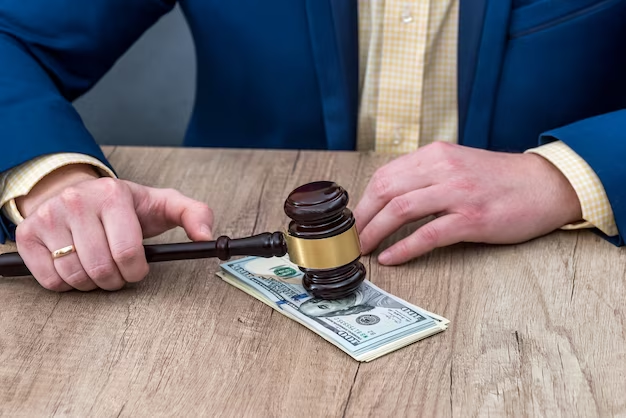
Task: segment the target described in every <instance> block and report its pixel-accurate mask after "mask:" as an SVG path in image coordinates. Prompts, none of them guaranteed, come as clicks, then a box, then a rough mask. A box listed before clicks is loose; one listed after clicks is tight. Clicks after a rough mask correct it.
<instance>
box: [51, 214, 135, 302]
mask: <svg viewBox="0 0 626 418" xmlns="http://www.w3.org/2000/svg"><path fill="white" fill-rule="evenodd" d="M133 214H134V211H133ZM123 219H124V218H120V220H121V221H122V222H123ZM71 231H72V236H73V239H74V246H75V247H76V253H77V256H78V259H79V261H80V263H81V265H82V267H83V269H84V271H85V272H86V274H87V276H88V277H89V278H90V279H91V280H92V281H93V282H94V283H95V285H96V286H97V287H99V288H101V289H104V290H111V291H113V290H119V289H121V288H122V287H124V285H125V284H126V283H125V281H124V279H123V278H122V274H121V272H120V271H119V269H118V267H117V265H116V263H115V261H114V260H113V256H112V255H111V250H110V249H109V242H108V240H107V235H106V234H105V230H104V227H103V225H102V222H101V220H100V218H98V217H97V216H96V214H95V213H90V214H85V215H84V216H79V217H77V218H76V219H74V221H73V222H72V224H71ZM59 262H61V260H60V259H59Z"/></svg>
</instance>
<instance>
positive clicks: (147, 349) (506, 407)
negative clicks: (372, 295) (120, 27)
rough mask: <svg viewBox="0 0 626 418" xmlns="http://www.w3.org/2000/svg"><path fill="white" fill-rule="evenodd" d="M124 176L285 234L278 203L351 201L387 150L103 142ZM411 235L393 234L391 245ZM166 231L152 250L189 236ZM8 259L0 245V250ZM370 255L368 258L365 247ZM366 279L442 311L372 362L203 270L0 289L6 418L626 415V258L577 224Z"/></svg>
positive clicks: (0, 392) (446, 253) (231, 222)
mask: <svg viewBox="0 0 626 418" xmlns="http://www.w3.org/2000/svg"><path fill="white" fill-rule="evenodd" d="M105 152H106V153H107V155H108V156H109V159H110V161H111V162H112V164H113V165H114V167H115V168H116V169H117V172H118V174H119V175H120V176H121V177H123V178H126V179H132V180H133V181H136V182H139V183H143V184H147V185H152V186H158V187H173V188H176V189H178V190H180V191H182V192H183V193H185V194H187V195H189V196H191V197H193V198H195V199H198V200H201V201H205V202H207V203H208V204H209V205H210V206H211V207H212V209H213V210H214V213H215V218H216V223H215V231H214V232H215V235H216V236H217V235H222V234H224V235H228V236H230V237H233V238H236V237H242V236H247V235H250V234H253V233H259V232H264V231H274V230H277V229H281V228H283V227H284V226H286V223H287V221H288V218H287V217H286V216H285V214H284V212H283V209H282V208H283V202H284V199H285V198H286V196H287V194H288V193H289V192H290V191H291V190H292V189H294V188H295V187H297V186H298V185H300V184H303V183H306V182H309V181H314V180H321V179H330V180H334V181H337V182H338V183H339V184H341V185H342V186H343V187H344V188H346V189H347V190H348V192H349V193H350V195H351V202H350V205H349V206H350V207H352V208H353V207H354V205H355V204H356V202H357V201H358V198H359V196H360V194H361V193H362V191H363V189H364V188H365V186H366V185H367V181H368V179H369V178H370V176H371V175H372V173H373V172H374V171H375V170H376V169H377V168H378V167H380V166H381V165H383V164H384V163H385V162H387V161H389V160H390V159H391V157H388V156H381V155H375V154H361V153H352V152H334V153H331V152H313V151H307V152H305V151H300V152H298V151H249V150H197V149H193V150H192V149H169V148H132V147H128V148H123V147H120V148H105ZM415 227H416V225H411V226H407V227H405V228H403V229H402V230H401V231H399V232H398V233H397V234H396V235H394V236H393V237H391V238H390V239H389V241H388V242H387V243H386V244H388V243H389V242H392V241H395V240H397V239H399V238H401V237H403V236H406V235H407V234H409V233H410V232H411V231H412V230H414V229H415ZM185 240H187V237H186V236H185V234H184V232H183V231H181V230H179V229H177V230H173V231H170V232H168V233H166V234H164V235H162V236H160V237H157V238H154V239H152V240H149V241H148V242H179V241H185ZM11 250H14V247H12V246H11V245H7V246H0V252H5V251H11ZM376 254H377V253H376ZM376 254H374V256H373V257H365V258H364V263H365V265H366V267H368V274H369V279H370V280H371V281H372V282H374V283H375V284H376V285H378V286H380V287H382V288H383V289H385V290H387V291H389V292H391V293H393V294H395V295H398V296H400V297H402V298H404V299H406V300H408V301H409V302H411V303H414V304H416V305H418V306H421V307H423V308H425V309H428V310H431V311H433V312H436V313H438V314H441V315H443V316H445V317H447V318H449V319H450V320H451V321H452V322H451V324H450V328H449V329H448V330H447V331H445V332H444V333H441V334H438V335H436V336H434V337H431V338H428V339H426V340H424V341H421V342H418V343H415V344H413V345H411V346H409V347H406V348H404V349H401V350H399V351H397V352H395V353H392V354H389V355H387V356H385V357H382V358H380V359H378V360H374V361H373V362H371V363H358V362H356V361H354V360H352V359H351V358H350V357H348V356H347V355H345V354H344V353H343V352H341V351H340V350H338V349H337V348H335V347H334V346H332V345H330V344H329V343H327V342H325V341H324V340H323V339H322V338H320V337H318V336H317V335H315V334H314V333H312V332H310V331H308V330H307V329H306V328H304V327H302V326H300V325H298V324H296V323H294V322H293V321H291V320H289V319H287V318H286V317H284V316H282V315H280V314H277V313H274V311H273V310H272V309H271V308H269V307H267V306H265V305H263V304H262V303H260V302H258V301H256V300H254V299H253V298H251V297H250V296H247V295H246V294H244V293H243V292H241V291H239V290H237V289H235V288H232V287H231V286H229V285H228V284H226V283H224V282H222V281H221V280H220V279H219V278H217V277H216V276H215V275H214V272H215V271H216V270H217V269H218V261H219V260H194V261H177V262H170V263H161V264H155V265H152V266H151V273H150V275H149V276H148V277H147V278H146V280H144V281H143V282H141V283H138V284H135V285H129V286H128V287H127V288H125V289H123V290H121V291H118V292H106V291H94V292H89V293H81V292H69V293H64V294H57V293H52V292H49V291H46V290H44V289H42V288H41V287H40V286H39V285H38V284H37V282H36V281H35V280H34V279H32V278H21V279H10V278H9V279H2V280H0V307H1V308H0V309H1V311H0V314H1V320H0V415H2V416H75V417H85V416H99V417H100V416H102V417H117V416H225V417H240V416H246V417H247V416H250V417H257V416H259V417H266V416H270V417H309V416H314V417H361V416H371V417H387V416H406V417H417V416H442V417H450V416H453V417H467V416H470V417H473V416H546V417H559V416H563V417H572V416H584V417H589V416H626V342H625V338H626V331H625V326H626V323H625V321H626V309H625V308H624V305H625V301H626V286H625V283H626V279H625V268H626V253H625V252H624V251H623V250H621V249H619V248H616V247H613V246H612V245H610V244H608V243H607V242H605V241H603V240H602V239H600V238H598V237H597V236H596V235H594V234H593V233H591V232H589V231H580V232H573V231H567V232H555V233H553V234H550V235H548V236H545V237H542V238H539V239H536V240H533V241H531V242H528V243H525V244H522V245H512V246H488V245H478V244H459V245H456V246H453V247H449V248H445V249H439V250H436V251H434V252H433V253H431V254H429V255H427V256H424V257H422V258H420V259H418V260H415V261H413V262H410V263H408V264H406V265H403V266H400V267H383V266H380V265H379V264H378V263H377V262H376V258H375V255H376Z"/></svg>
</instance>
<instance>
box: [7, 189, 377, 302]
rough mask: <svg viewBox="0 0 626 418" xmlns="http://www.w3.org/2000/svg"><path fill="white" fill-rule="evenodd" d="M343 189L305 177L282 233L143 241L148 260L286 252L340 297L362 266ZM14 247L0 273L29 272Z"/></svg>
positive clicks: (308, 283) (316, 290)
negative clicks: (173, 240) (180, 240)
mask: <svg viewBox="0 0 626 418" xmlns="http://www.w3.org/2000/svg"><path fill="white" fill-rule="evenodd" d="M348 199H349V198H348V193H347V192H346V191H345V190H344V189H343V188H342V187H341V186H339V185H338V184H336V183H334V182H330V181H318V182H314V183H308V184H305V185H303V186H300V187H298V188H297V189H295V190H294V191H292V192H291V193H290V194H289V196H288V198H287V200H286V201H285V205H284V210H285V213H286V214H287V216H288V217H289V218H290V219H291V222H290V223H289V228H288V230H287V233H282V232H274V233H270V232H265V233H262V234H259V235H254V236H250V237H245V238H238V239H231V238H229V237H226V236H221V237H219V238H218V239H217V240H215V241H201V242H185V243H175V244H155V245H144V249H145V253H146V260H147V261H148V263H156V262H161V261H175V260H192V259H198V258H212V257H217V258H219V259H220V260H228V259H230V258H231V257H233V256H257V257H275V256H276V257H280V256H283V255H285V254H287V253H288V254H289V257H290V259H291V261H292V262H293V263H295V264H296V265H298V266H299V268H300V270H302V272H303V273H304V277H303V280H302V284H303V286H304V288H305V289H306V290H307V291H308V292H309V293H311V294H312V295H313V296H315V297H318V298H322V299H340V298H343V297H346V296H348V295H350V294H351V293H352V292H353V291H355V290H356V289H357V288H358V287H359V285H360V284H361V283H362V282H363V280H364V279H365V276H366V271H365V266H363V264H362V263H361V262H360V261H359V259H360V257H361V247H360V241H359V237H358V233H357V230H356V226H355V221H354V216H353V215H352V212H351V211H350V210H349V209H348V208H347V205H348ZM29 275H31V273H30V271H29V270H28V268H27V267H26V265H25V264H24V261H23V260H22V257H20V255H19V254H18V253H6V254H1V255H0V276H4V277H16V276H29Z"/></svg>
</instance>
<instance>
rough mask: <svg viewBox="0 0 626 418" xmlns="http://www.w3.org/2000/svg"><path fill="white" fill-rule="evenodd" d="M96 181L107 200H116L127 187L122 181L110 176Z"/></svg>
mask: <svg viewBox="0 0 626 418" xmlns="http://www.w3.org/2000/svg"><path fill="white" fill-rule="evenodd" d="M98 181H99V182H100V187H101V189H102V196H103V197H104V199H105V201H107V202H112V203H113V202H118V201H119V199H120V198H121V197H122V195H123V194H124V193H125V191H126V190H127V188H128V186H126V185H125V184H124V183H123V182H121V181H119V180H117V179H114V178H110V177H106V178H102V179H99V180H98Z"/></svg>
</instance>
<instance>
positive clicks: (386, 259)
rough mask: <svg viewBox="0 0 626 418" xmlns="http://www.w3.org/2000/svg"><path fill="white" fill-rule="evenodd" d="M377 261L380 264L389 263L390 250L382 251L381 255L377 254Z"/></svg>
mask: <svg viewBox="0 0 626 418" xmlns="http://www.w3.org/2000/svg"><path fill="white" fill-rule="evenodd" d="M378 262H379V263H380V264H389V263H391V252H390V251H384V252H383V253H382V254H381V255H379V256H378Z"/></svg>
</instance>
